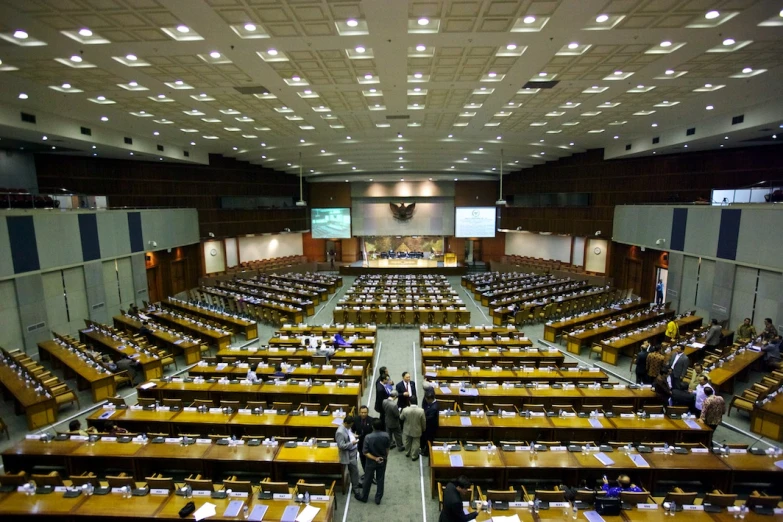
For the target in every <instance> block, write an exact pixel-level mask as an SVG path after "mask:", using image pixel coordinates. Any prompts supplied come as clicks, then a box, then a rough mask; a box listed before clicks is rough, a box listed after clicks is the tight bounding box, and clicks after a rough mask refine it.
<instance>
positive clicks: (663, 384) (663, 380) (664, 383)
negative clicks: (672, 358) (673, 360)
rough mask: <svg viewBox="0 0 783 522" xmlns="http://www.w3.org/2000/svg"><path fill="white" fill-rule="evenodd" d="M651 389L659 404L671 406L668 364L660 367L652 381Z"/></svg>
mask: <svg viewBox="0 0 783 522" xmlns="http://www.w3.org/2000/svg"><path fill="white" fill-rule="evenodd" d="M653 391H655V395H657V396H658V399H660V401H661V404H663V406H664V407H666V406H671V399H672V386H671V370H670V369H669V367H668V366H664V367H663V368H661V373H659V374H658V377H656V378H655V381H653Z"/></svg>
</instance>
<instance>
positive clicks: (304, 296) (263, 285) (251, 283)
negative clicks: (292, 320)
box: [233, 279, 321, 306]
mask: <svg viewBox="0 0 783 522" xmlns="http://www.w3.org/2000/svg"><path fill="white" fill-rule="evenodd" d="M233 283H234V284H237V285H245V286H248V287H251V288H258V289H259V290H266V291H269V292H277V293H280V294H283V295H287V296H291V297H292V298H294V299H295V300H297V299H301V300H305V301H312V302H313V304H314V305H316V306H318V304H319V303H320V302H321V292H318V291H315V290H308V289H306V288H296V287H292V286H290V285H289V284H288V283H276V282H269V281H258V280H256V279H234V280H233ZM292 302H295V301H292Z"/></svg>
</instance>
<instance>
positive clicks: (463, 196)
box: [454, 181, 498, 207]
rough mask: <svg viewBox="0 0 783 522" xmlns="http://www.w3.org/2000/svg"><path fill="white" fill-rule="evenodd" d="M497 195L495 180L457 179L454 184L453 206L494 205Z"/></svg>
mask: <svg viewBox="0 0 783 522" xmlns="http://www.w3.org/2000/svg"><path fill="white" fill-rule="evenodd" d="M497 196H498V184H497V182H495V181H458V182H456V183H455V184H454V206H455V207H494V206H495V201H496V200H497V199H498V198H497Z"/></svg>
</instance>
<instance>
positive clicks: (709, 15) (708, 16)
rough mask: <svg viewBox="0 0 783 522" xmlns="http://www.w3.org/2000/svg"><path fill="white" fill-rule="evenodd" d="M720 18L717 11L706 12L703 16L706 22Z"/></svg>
mask: <svg viewBox="0 0 783 522" xmlns="http://www.w3.org/2000/svg"><path fill="white" fill-rule="evenodd" d="M719 16H720V13H719V12H718V11H707V14H705V15H704V18H706V19H707V20H713V19H715V18H718V17H719Z"/></svg>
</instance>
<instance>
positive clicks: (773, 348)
mask: <svg viewBox="0 0 783 522" xmlns="http://www.w3.org/2000/svg"><path fill="white" fill-rule="evenodd" d="M781 340H783V338H781V336H780V335H775V337H773V338H772V340H770V341H769V342H768V343H767V344H765V345H764V346H763V347H762V348H761V351H762V353H763V354H764V362H765V363H766V365H767V368H768V369H770V370H777V369H778V368H780V344H781Z"/></svg>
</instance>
